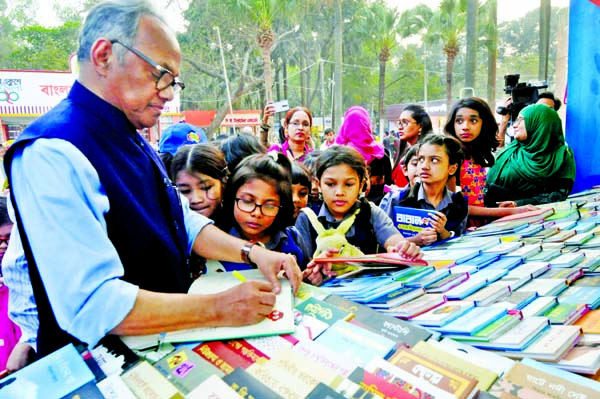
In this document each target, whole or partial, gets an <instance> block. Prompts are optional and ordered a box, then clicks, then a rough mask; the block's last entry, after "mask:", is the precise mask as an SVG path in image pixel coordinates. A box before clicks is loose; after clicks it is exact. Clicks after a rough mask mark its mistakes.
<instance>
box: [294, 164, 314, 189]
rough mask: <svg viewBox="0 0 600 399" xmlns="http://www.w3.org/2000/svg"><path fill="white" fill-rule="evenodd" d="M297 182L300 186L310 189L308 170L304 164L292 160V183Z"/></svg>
mask: <svg viewBox="0 0 600 399" xmlns="http://www.w3.org/2000/svg"><path fill="white" fill-rule="evenodd" d="M294 184H299V185H301V186H302V187H308V189H309V190H310V187H311V181H310V171H309V170H308V168H307V167H306V166H304V165H302V164H301V163H299V162H296V161H293V162H292V185H294Z"/></svg>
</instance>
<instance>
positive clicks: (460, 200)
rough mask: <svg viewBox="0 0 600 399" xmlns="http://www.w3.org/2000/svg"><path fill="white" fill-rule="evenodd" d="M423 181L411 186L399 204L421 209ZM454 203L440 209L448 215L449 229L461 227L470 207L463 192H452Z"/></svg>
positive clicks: (454, 229) (447, 228) (447, 226)
mask: <svg viewBox="0 0 600 399" xmlns="http://www.w3.org/2000/svg"><path fill="white" fill-rule="evenodd" d="M420 185H421V183H419V182H417V183H415V185H414V187H413V188H411V190H410V192H409V193H408V194H407V195H406V196H405V197H404V198H403V199H402V200H400V203H399V204H398V205H399V206H405V207H407V208H417V209H419V208H420V206H419V200H418V194H419V188H420ZM451 197H452V203H450V204H448V206H447V207H445V208H444V209H442V210H440V212H442V213H443V214H444V215H446V226H445V228H446V230H448V231H454V232H456V231H458V228H459V227H460V223H461V222H462V221H463V220H465V217H466V216H467V214H468V213H469V207H468V203H467V200H466V199H465V197H464V196H463V195H462V193H460V192H459V193H452V194H451Z"/></svg>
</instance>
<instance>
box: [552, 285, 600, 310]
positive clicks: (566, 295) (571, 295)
mask: <svg viewBox="0 0 600 399" xmlns="http://www.w3.org/2000/svg"><path fill="white" fill-rule="evenodd" d="M558 302H560V303H579V304H585V305H588V306H589V308H590V309H596V308H597V307H598V305H600V287H569V288H567V289H566V290H565V291H564V292H563V293H562V294H561V295H559V297H558Z"/></svg>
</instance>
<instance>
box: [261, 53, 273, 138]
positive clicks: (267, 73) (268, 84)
mask: <svg viewBox="0 0 600 399" xmlns="http://www.w3.org/2000/svg"><path fill="white" fill-rule="evenodd" d="M261 50H262V57H263V67H264V72H263V73H264V77H265V95H266V97H267V102H269V101H273V71H272V69H271V46H270V45H267V46H264V47H262V48H261ZM272 126H273V123H272V122H271V130H270V131H269V132H265V131H264V130H262V129H261V131H260V142H261V143H262V145H264V146H265V147H267V148H268V147H269V136H270V135H272V133H271V132H272V131H273V127H272Z"/></svg>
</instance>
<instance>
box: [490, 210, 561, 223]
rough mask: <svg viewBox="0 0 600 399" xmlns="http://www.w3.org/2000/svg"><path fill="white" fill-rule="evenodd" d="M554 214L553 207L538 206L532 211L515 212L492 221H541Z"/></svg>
mask: <svg viewBox="0 0 600 399" xmlns="http://www.w3.org/2000/svg"><path fill="white" fill-rule="evenodd" d="M553 214H554V208H540V209H536V210H533V211H528V212H522V213H516V214H514V215H509V216H504V217H502V218H500V219H497V220H495V221H494V223H502V222H509V221H515V220H516V221H521V222H530V223H531V222H541V221H544V220H545V219H546V218H548V217H549V216H551V215H553Z"/></svg>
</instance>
